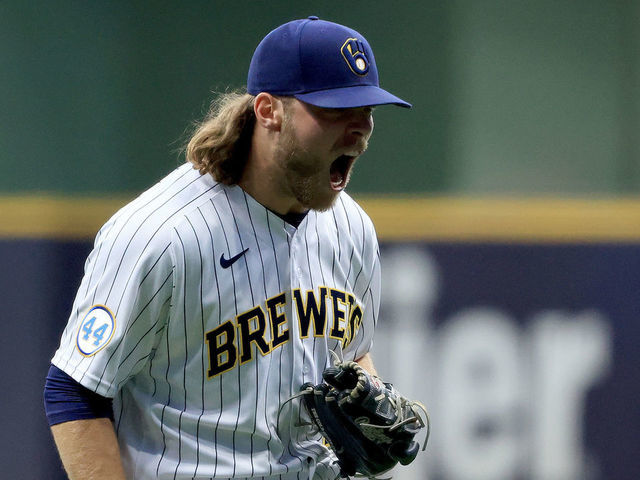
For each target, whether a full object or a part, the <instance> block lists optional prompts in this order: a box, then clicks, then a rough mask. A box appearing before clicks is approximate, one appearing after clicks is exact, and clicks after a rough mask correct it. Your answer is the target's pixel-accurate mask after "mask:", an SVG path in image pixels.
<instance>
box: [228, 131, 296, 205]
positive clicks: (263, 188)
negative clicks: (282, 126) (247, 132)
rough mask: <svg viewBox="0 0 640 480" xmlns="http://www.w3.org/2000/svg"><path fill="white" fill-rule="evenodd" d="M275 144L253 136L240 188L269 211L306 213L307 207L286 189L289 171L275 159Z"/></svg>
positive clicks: (239, 183)
mask: <svg viewBox="0 0 640 480" xmlns="http://www.w3.org/2000/svg"><path fill="white" fill-rule="evenodd" d="M273 145H274V143H273V142H271V143H267V142H260V141H259V138H256V137H255V136H254V138H253V141H252V143H251V150H250V152H249V158H248V159H247V164H246V165H245V169H244V172H243V174H242V178H241V179H240V181H239V182H238V185H239V186H240V188H242V189H243V190H244V191H245V192H247V193H248V194H249V195H251V196H252V197H253V198H254V199H256V200H257V201H258V202H259V203H260V204H262V205H264V206H265V207H267V208H268V209H269V210H271V211H273V212H275V213H278V214H280V215H288V214H290V213H304V212H306V211H307V210H308V209H307V208H304V207H303V206H302V205H300V203H299V202H298V201H297V200H296V198H295V197H293V195H291V194H290V192H289V191H288V189H287V186H286V182H285V175H286V172H285V171H284V170H283V169H282V167H280V165H279V163H278V162H277V161H276V159H275V156H276V153H277V152H276V149H275V148H274V147H273Z"/></svg>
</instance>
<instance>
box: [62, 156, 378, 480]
mask: <svg viewBox="0 0 640 480" xmlns="http://www.w3.org/2000/svg"><path fill="white" fill-rule="evenodd" d="M245 250H246V251H245ZM241 252H245V253H244V254H242V255H239V254H240V253H241ZM237 255H239V256H238V257H237V259H236V260H235V261H234V263H233V264H232V265H231V266H228V267H227V268H223V266H222V265H221V261H220V259H221V257H222V256H223V257H224V258H225V259H231V258H232V257H234V256H237ZM379 290H380V271H379V253H378V246H377V241H376V237H375V232H374V229H373V226H372V224H371V221H370V220H369V218H368V217H367V216H366V215H365V214H364V212H363V211H362V210H361V209H360V208H359V207H358V206H357V205H356V204H355V202H354V201H353V200H352V199H351V198H350V197H349V196H348V195H346V194H344V193H343V194H341V195H340V197H339V198H338V200H337V202H336V204H335V205H334V207H333V208H332V209H331V210H329V211H327V212H310V213H309V214H308V215H307V216H306V217H305V218H304V220H303V221H302V223H301V224H300V225H299V226H298V228H294V227H293V226H292V225H289V224H288V223H286V222H285V221H283V220H282V219H281V218H280V217H278V216H277V215H275V214H273V213H272V212H270V211H269V210H268V209H266V208H265V207H263V206H262V205H260V204H259V203H258V202H256V201H255V200H254V199H253V198H252V197H250V196H249V195H248V194H246V193H245V192H244V191H243V190H242V189H240V188H239V187H237V186H233V187H228V186H224V185H221V184H217V183H216V182H214V181H213V180H212V179H211V178H210V177H209V176H200V175H199V174H198V172H196V171H194V170H192V169H191V168H190V166H189V165H183V166H181V167H179V168H178V169H177V170H175V171H174V172H173V173H171V174H170V175H168V176H167V177H166V178H165V179H163V180H162V181H161V182H159V183H158V184H157V185H155V186H154V187H152V188H151V189H149V190H148V191H147V192H145V193H144V194H142V195H141V196H140V197H139V198H138V199H136V200H134V201H133V202H132V203H130V204H129V205H127V206H126V207H124V208H123V209H122V210H121V211H119V212H118V213H116V214H115V215H114V217H113V218H112V219H111V220H110V221H109V222H107V224H105V226H104V227H103V228H102V229H101V231H100V232H99V234H98V236H97V238H96V243H95V248H94V250H93V252H92V253H91V254H90V256H89V258H88V260H87V263H86V265H85V276H84V278H83V280H82V283H81V285H80V288H79V289H78V294H77V297H76V300H75V303H74V306H73V311H72V314H71V316H70V319H69V323H68V325H67V328H66V329H65V331H64V333H63V335H62V340H61V345H60V348H59V349H58V351H57V352H56V354H55V356H54V358H53V360H52V362H53V363H54V364H55V365H56V366H58V367H59V368H61V369H62V370H64V371H65V372H67V373H68V374H69V375H71V376H72V377H73V378H75V379H76V380H78V381H79V382H80V383H82V384H83V385H85V386H86V387H88V388H90V389H92V390H94V391H96V392H97V393H99V394H101V395H104V396H109V397H114V410H115V418H116V429H117V434H118V438H119V442H120V444H121V447H122V451H123V461H124V463H125V469H126V471H127V472H128V476H129V478H132V479H149V478H161V479H192V478H199V479H207V478H209V479H212V478H216V479H218V478H219V479H227V478H236V479H242V478H247V479H248V478H265V479H280V480H288V479H294V478H295V479H307V478H314V479H332V480H333V479H334V478H335V477H336V469H335V466H333V465H332V458H331V456H330V455H329V453H328V452H327V450H326V449H325V448H324V447H323V446H322V445H321V444H320V442H319V438H318V437H316V436H314V434H313V432H312V431H311V430H310V429H309V428H308V427H306V426H304V425H301V424H303V423H305V422H306V421H307V420H308V418H306V414H305V412H304V411H302V410H301V409H300V408H299V406H300V405H299V402H298V401H296V400H293V401H290V402H287V399H289V398H290V397H291V395H293V394H294V393H296V392H297V391H298V389H299V388H300V386H301V385H302V384H303V383H305V382H314V383H317V382H319V381H320V380H321V373H322V371H323V370H324V368H325V367H326V366H327V365H328V364H329V363H330V362H331V361H332V358H331V354H330V353H329V352H330V350H333V351H335V352H337V353H338V354H339V355H340V356H341V357H343V358H345V359H355V358H359V357H361V356H362V355H364V354H365V353H367V352H368V350H369V348H370V347H371V343H372V339H373V331H374V327H375V323H376V318H377V312H378V304H379V297H380V292H379ZM94 305H104V306H106V307H107V308H108V309H109V310H110V311H111V312H113V316H114V317H115V330H114V334H113V337H112V338H111V339H110V340H109V341H108V342H107V341H106V340H104V342H105V344H104V345H102V346H101V347H100V349H99V350H98V352H97V353H95V354H93V355H89V356H85V355H82V354H81V353H80V351H79V350H78V348H77V347H76V338H77V337H78V332H79V331H80V330H81V329H83V328H86V323H83V322H86V317H85V315H86V313H87V312H88V311H89V310H90V309H91V307H92V306H94Z"/></svg>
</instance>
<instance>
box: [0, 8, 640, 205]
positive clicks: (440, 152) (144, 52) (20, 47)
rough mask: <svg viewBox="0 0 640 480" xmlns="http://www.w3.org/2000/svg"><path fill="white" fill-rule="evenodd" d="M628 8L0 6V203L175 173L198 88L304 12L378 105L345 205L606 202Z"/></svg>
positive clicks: (131, 184) (621, 182)
mask: <svg viewBox="0 0 640 480" xmlns="http://www.w3.org/2000/svg"><path fill="white" fill-rule="evenodd" d="M639 5H640V4H639V3H638V2H635V1H632V0H626V1H619V2H610V1H606V0H597V1H596V0H585V1H581V2H571V1H560V2H557V1H550V0H540V1H536V2H512V1H508V0H489V1H486V2H484V1H483V2H475V1H471V0H464V1H463V0H456V1H452V2H428V1H427V2H413V1H394V2H384V1H374V2H367V3H366V4H362V5H358V4H355V3H353V2H346V3H345V2H335V1H329V2H301V3H298V4H295V5H294V6H292V5H291V4H290V2H284V1H272V2H258V1H246V0H241V1H234V2H231V1H189V2H169V1H164V2H163V1H140V2H115V1H98V2H72V1H46V2H45V1H42V0H36V1H32V2H19V1H15V0H13V1H5V2H1V3H0V26H1V28H0V61H1V64H0V91H2V96H1V98H2V100H1V102H2V105H1V108H0V125H1V128H0V193H2V192H6V193H12V194H15V193H23V192H24V193H27V194H34V193H53V194H70V195H87V194H89V195H92V194H103V195H104V194H111V193H113V192H116V193H124V194H126V195H130V194H133V193H135V192H137V191H139V190H141V189H143V188H144V187H145V186H147V185H148V184H150V183H151V182H152V181H154V180H156V179H157V178H159V177H161V176H162V175H163V174H164V173H166V172H168V171H169V170H171V169H172V168H173V167H174V166H175V165H176V163H178V162H180V161H181V159H180V155H179V153H178V152H179V150H180V147H181V145H182V144H183V142H184V140H185V138H186V135H187V133H186V132H187V131H188V128H189V125H190V124H191V122H193V121H194V120H197V119H198V118H200V117H201V116H202V115H203V113H204V112H205V111H206V108H207V105H208V102H209V100H210V99H211V97H212V92H213V91H223V90H225V89H226V88H228V87H230V88H241V87H242V86H243V85H244V84H245V77H246V70H247V66H248V63H249V59H250V57H251V54H252V52H253V49H254V47H255V45H256V44H257V43H258V41H259V40H260V39H261V38H262V36H263V35H264V34H265V33H266V32H267V31H269V30H270V29H272V28H274V27H275V26H277V25H278V24H280V23H282V22H283V21H286V20H289V19H294V18H299V17H304V16H307V15H311V14H315V15H319V16H320V17H321V18H325V19H330V20H334V21H337V22H342V23H346V24H349V25H351V26H353V27H354V28H356V29H357V30H359V31H361V32H362V33H364V34H366V36H367V37H368V39H369V41H370V43H371V44H372V46H373V48H374V51H375V53H376V59H377V62H378V65H379V69H380V74H381V79H382V85H383V86H384V87H386V88H387V89H389V90H391V91H393V92H395V93H397V94H398V95H399V96H401V97H403V98H406V99H407V100H409V101H411V102H412V103H413V104H414V108H413V110H411V111H405V110H403V109H398V108H392V107H381V108H380V109H379V110H378V111H377V112H376V116H375V120H376V131H375V134H374V137H373V140H372V142H371V147H370V151H369V153H368V154H367V155H366V156H365V157H364V158H363V159H362V160H361V162H360V165H358V168H357V171H356V174H355V175H354V179H353V182H352V191H353V192H356V193H366V194H374V195H376V194H404V193H412V194H425V193H426V194H447V195H478V194H515V195H536V194H544V195H556V196H572V195H582V196H585V195H593V194H597V195H609V196H610V195H618V194H627V195H628V194H633V193H636V192H637V191H638V189H639V187H640V160H639V159H640V153H639V152H640V149H639V140H638V138H640V135H638V132H639V131H640V120H639V118H640V115H639V112H640V100H639V98H640V93H639V89H638V88H637V86H638V84H640V81H639V79H640V77H639V74H638V72H639V65H640V40H639V33H638V29H637V25H638V24H639V20H640V16H639V11H640V6H639Z"/></svg>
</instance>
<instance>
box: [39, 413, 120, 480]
mask: <svg viewBox="0 0 640 480" xmlns="http://www.w3.org/2000/svg"><path fill="white" fill-rule="evenodd" d="M51 431H52V432H53V438H54V440H55V442H56V446H57V447H58V452H59V453H60V458H61V459H62V463H63V465H64V468H65V470H66V471H67V475H68V476H69V480H104V479H109V480H125V476H124V470H123V468H122V462H121V460H120V448H119V446H118V440H117V439H116V434H115V431H114V429H113V424H112V423H111V420H109V419H108V418H92V419H89V420H73V421H70V422H64V423H59V424H57V425H53V426H52V427H51Z"/></svg>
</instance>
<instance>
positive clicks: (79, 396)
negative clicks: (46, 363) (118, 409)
mask: <svg viewBox="0 0 640 480" xmlns="http://www.w3.org/2000/svg"><path fill="white" fill-rule="evenodd" d="M44 407H45V411H46V414H47V420H48V421H49V425H50V426H51V431H52V433H53V438H54V440H55V442H56V446H57V447H58V451H59V453H60V458H61V459H62V463H63V464H64V467H65V469H66V471H67V474H68V476H69V478H70V479H71V480H97V479H101V480H102V479H109V480H124V478H125V477H124V471H123V468H122V463H121V461H120V449H119V447H118V440H117V438H116V434H115V430H114V429H113V422H112V419H113V407H112V401H111V399H110V398H106V397H102V396H100V395H98V394H97V393H95V392H93V391H91V390H89V389H87V388H86V387H84V386H82V385H81V384H79V383H78V382H76V381H75V380H74V379H73V378H71V377H70V376H69V375H68V374H67V373H65V372H64V371H62V370H60V369H59V368H58V367H56V366H54V365H51V367H50V368H49V372H48V373H47V380H46V382H45V387H44Z"/></svg>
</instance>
